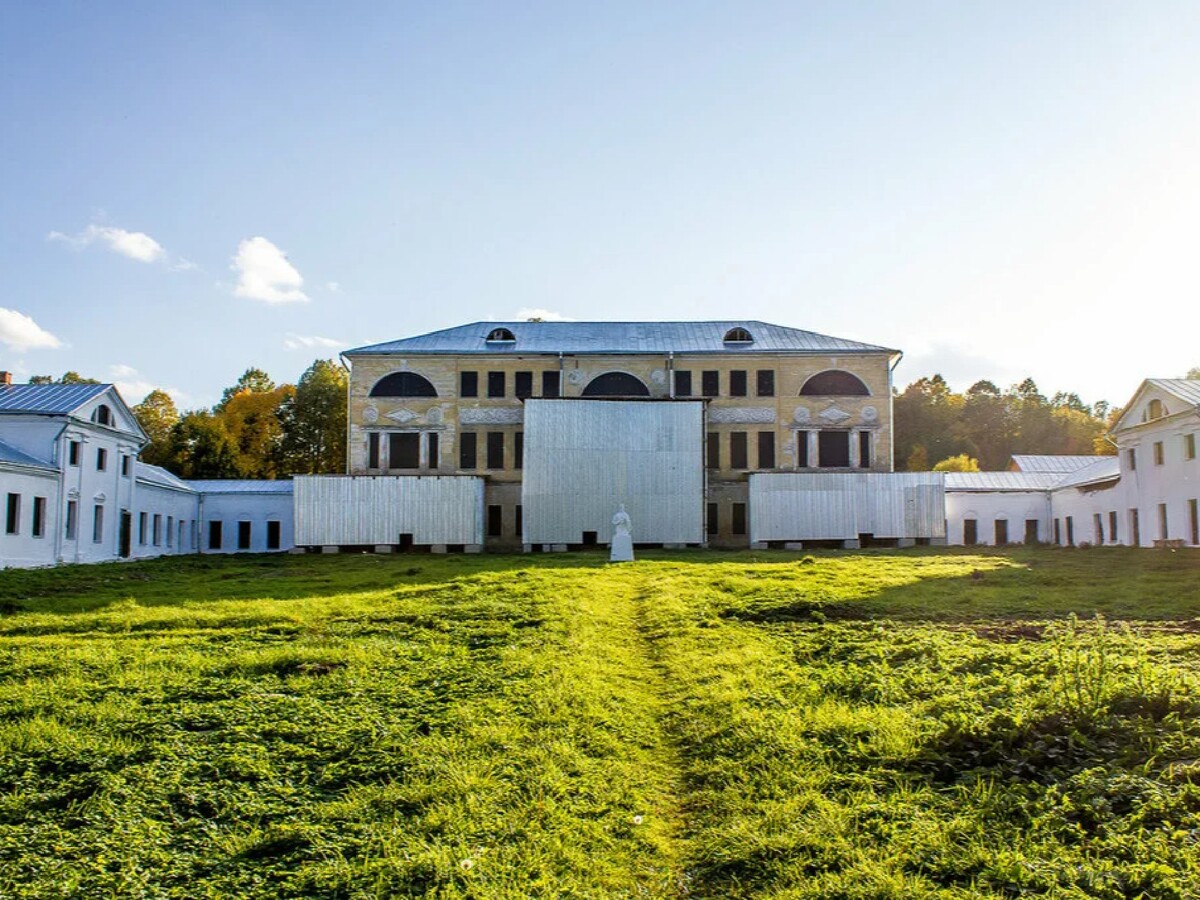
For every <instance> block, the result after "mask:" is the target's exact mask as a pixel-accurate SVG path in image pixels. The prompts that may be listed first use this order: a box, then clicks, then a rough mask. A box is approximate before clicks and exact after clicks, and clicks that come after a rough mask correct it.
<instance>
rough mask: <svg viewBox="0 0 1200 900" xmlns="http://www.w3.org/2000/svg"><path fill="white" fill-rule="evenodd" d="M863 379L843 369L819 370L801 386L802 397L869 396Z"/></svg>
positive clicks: (869, 393)
mask: <svg viewBox="0 0 1200 900" xmlns="http://www.w3.org/2000/svg"><path fill="white" fill-rule="evenodd" d="M870 395H871V392H870V391H868V390H867V386H866V385H865V384H863V383H862V379H861V378H859V377H858V376H857V375H851V374H850V373H849V372H843V371H842V370H841V369H827V370H826V371H824V372H818V373H817V374H816V375H814V376H813V377H812V378H810V379H808V381H806V382H804V387H802V388H800V396H801V397H869V396H870Z"/></svg>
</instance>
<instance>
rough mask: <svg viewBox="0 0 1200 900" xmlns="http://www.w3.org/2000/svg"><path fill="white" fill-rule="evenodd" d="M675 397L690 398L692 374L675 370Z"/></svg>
mask: <svg viewBox="0 0 1200 900" xmlns="http://www.w3.org/2000/svg"><path fill="white" fill-rule="evenodd" d="M675 396H676V397H690V396H692V373H691V372H681V371H680V370H679V369H676V370H675Z"/></svg>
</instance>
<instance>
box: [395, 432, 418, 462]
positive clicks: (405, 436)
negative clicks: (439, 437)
mask: <svg viewBox="0 0 1200 900" xmlns="http://www.w3.org/2000/svg"><path fill="white" fill-rule="evenodd" d="M420 467H421V435H419V434H417V433H416V432H415V431H409V432H393V433H392V434H389V435H388V468H389V469H419V468H420Z"/></svg>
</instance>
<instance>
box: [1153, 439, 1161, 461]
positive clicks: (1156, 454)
mask: <svg viewBox="0 0 1200 900" xmlns="http://www.w3.org/2000/svg"><path fill="white" fill-rule="evenodd" d="M1154 464H1155V465H1156V466H1161V465H1162V464H1163V442H1162V441H1155V442H1154Z"/></svg>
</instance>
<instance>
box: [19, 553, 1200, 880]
mask: <svg viewBox="0 0 1200 900" xmlns="http://www.w3.org/2000/svg"><path fill="white" fill-rule="evenodd" d="M0 609H2V610H3V611H4V612H3V615H0V896H5V897H8V896H13V897H46V898H49V897H83V896H96V897H110V896H111V897H133V896H137V897H275V896H304V897H347V898H349V897H388V896H436V897H488V898H493V897H495V898H499V897H522V896H544V897H551V896H581V897H621V896H626V897H683V896H696V897H730V896H746V897H750V896H754V897H759V896H763V897H771V896H775V897H796V898H801V897H813V898H816V897H823V898H824V897H828V898H837V897H845V898H885V897H894V898H901V897H942V898H965V897H996V898H1000V897H1016V896H1045V897H1100V898H1109V897H1112V898H1117V897H1121V898H1125V897H1137V896H1144V897H1153V898H1158V897H1164V898H1171V897H1178V898H1186V897H1195V896H1196V895H1197V894H1196V886H1197V885H1198V884H1200V725H1198V724H1197V714H1198V713H1200V671H1198V669H1197V664H1198V659H1200V635H1197V634H1196V631H1197V630H1198V629H1200V622H1197V617H1198V616H1200V557H1198V556H1197V555H1195V554H1190V555H1189V554H1186V553H1177V554H1171V553H1157V552H1146V551H1122V550H1112V551H1109V550H1103V551H1101V550H1091V551H1076V552H1064V551H1051V550H1042V551H1031V550H1021V551H1017V552H1014V553H1000V552H994V553H969V552H965V551H962V552H958V551H951V552H932V551H927V552H921V551H915V552H866V553H861V554H846V555H843V554H815V555H800V554H757V555H755V554H699V553H678V554H666V553H655V554H643V555H642V558H641V559H639V561H638V562H637V563H636V564H633V565H621V566H607V565H606V564H605V563H604V561H603V558H602V557H600V556H598V555H589V554H583V555H571V556H562V557H547V558H541V557H534V558H531V557H449V558H435V557H418V556H410V557H373V556H361V557H243V558H223V559H217V558H211V557H203V558H190V559H184V560H158V561H153V562H146V563H137V564H131V565H109V566H93V567H74V568H66V569H59V570H54V571H33V572H12V571H9V572H4V573H0ZM1097 614H1102V615H1103V616H1104V617H1105V618H1103V619H1097V618H1095V616H1096V615H1097Z"/></svg>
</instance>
